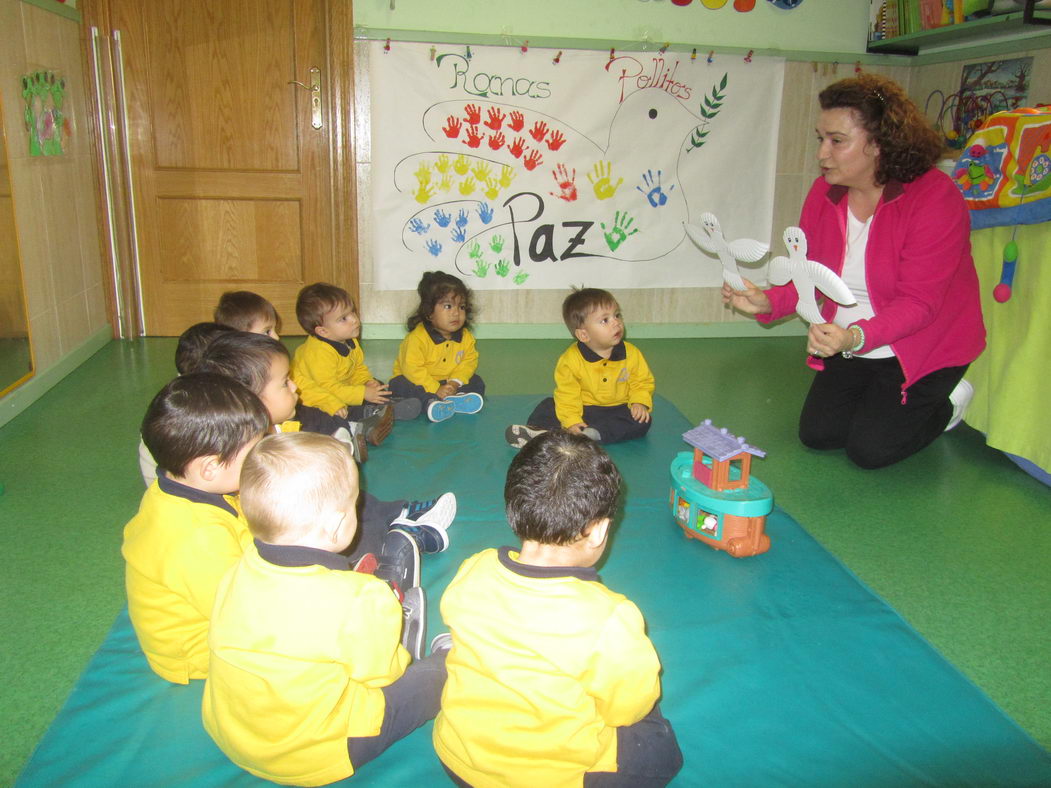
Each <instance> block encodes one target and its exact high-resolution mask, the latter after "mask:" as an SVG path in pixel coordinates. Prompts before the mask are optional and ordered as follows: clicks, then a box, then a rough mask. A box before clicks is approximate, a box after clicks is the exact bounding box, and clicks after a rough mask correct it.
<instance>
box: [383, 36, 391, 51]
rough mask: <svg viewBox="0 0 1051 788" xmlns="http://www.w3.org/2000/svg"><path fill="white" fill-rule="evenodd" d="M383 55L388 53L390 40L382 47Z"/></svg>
mask: <svg viewBox="0 0 1051 788" xmlns="http://www.w3.org/2000/svg"><path fill="white" fill-rule="evenodd" d="M383 51H384V53H387V52H390V39H389V38H388V39H387V43H386V44H384V45H383Z"/></svg>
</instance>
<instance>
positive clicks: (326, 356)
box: [292, 282, 420, 445]
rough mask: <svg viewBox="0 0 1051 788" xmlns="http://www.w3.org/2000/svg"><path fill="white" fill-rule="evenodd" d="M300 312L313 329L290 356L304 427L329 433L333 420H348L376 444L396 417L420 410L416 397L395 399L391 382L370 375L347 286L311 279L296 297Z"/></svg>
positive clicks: (307, 327) (308, 329) (303, 321)
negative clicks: (415, 400)
mask: <svg viewBox="0 0 1051 788" xmlns="http://www.w3.org/2000/svg"><path fill="white" fill-rule="evenodd" d="M296 318H297V319H298V320H299V325H301V326H302V327H303V330H304V331H306V332H307V334H308V335H309V336H307V339H306V341H305V342H304V343H303V344H302V345H300V346H299V347H298V348H296V353H295V356H294V357H293V359H292V379H293V380H294V381H295V382H296V385H297V386H298V387H299V397H300V400H301V401H302V404H301V405H300V406H299V408H298V410H297V411H296V415H297V418H298V419H299V421H300V422H301V423H302V424H303V429H305V430H307V431H308V432H324V433H327V434H331V433H332V432H333V430H332V429H329V428H328V426H327V425H328V424H329V423H330V422H332V421H333V420H334V419H335V420H349V421H350V422H351V424H352V425H353V424H361V425H362V426H361V427H360V430H361V432H362V434H364V435H365V436H366V437H367V438H368V441H369V443H372V444H373V445H378V444H380V443H381V442H382V441H383V439H384V438H386V437H387V435H388V434H390V430H391V424H392V422H393V420H394V419H396V418H397V419H414V418H416V417H417V416H418V415H419V414H420V410H419V407H418V406H417V404H416V403H415V402H411V401H410V402H400V401H399V402H395V403H391V392H390V389H389V388H387V384H385V383H383V382H382V381H379V380H376V378H374V377H373V376H372V372H371V371H370V370H369V368H368V365H366V364H365V351H364V349H363V348H362V346H361V318H360V317H359V316H358V310H357V308H356V307H355V306H354V301H353V299H352V298H351V297H350V294H349V293H348V292H347V291H346V290H344V289H343V288H342V287H336V286H335V285H330V284H326V283H325V282H318V283H316V284H312V285H307V286H306V287H304V288H303V289H302V290H300V291H299V297H298V298H297V299H296ZM391 404H393V407H391V406H390V405H391ZM351 431H352V432H354V429H352V430H351Z"/></svg>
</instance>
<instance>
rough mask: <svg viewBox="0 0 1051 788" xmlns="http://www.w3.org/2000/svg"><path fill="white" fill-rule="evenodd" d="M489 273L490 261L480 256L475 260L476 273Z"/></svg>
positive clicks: (478, 274) (482, 274) (479, 275)
mask: <svg viewBox="0 0 1051 788" xmlns="http://www.w3.org/2000/svg"><path fill="white" fill-rule="evenodd" d="M488 273H489V263H487V262H486V261H485V260H483V259H482V258H480V257H479V258H478V259H477V260H475V261H474V275H475V276H478V277H484V276H485V275H486V274H488Z"/></svg>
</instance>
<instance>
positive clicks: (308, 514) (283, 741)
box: [202, 433, 447, 785]
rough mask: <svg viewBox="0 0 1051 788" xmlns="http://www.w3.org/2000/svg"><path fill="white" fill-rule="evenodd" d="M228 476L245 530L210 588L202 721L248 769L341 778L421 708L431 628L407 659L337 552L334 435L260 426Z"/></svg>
mask: <svg viewBox="0 0 1051 788" xmlns="http://www.w3.org/2000/svg"><path fill="white" fill-rule="evenodd" d="M241 478H242V484H241V501H242V504H243V506H244V512H245V517H246V518H247V520H248V523H249V528H250V529H251V531H252V535H253V536H254V537H255V539H254V542H253V544H252V545H250V546H249V547H248V549H247V550H246V551H245V554H244V556H243V557H242V558H241V560H240V561H239V562H238V563H237V564H236V566H235V567H234V568H233V569H232V570H231V571H230V573H229V574H227V575H226V577H225V578H224V579H223V582H222V585H221V586H220V588H219V591H218V593H217V594H216V601H215V610H214V613H213V616H212V628H211V634H210V636H209V647H210V649H211V666H210V670H209V673H208V682H207V684H206V686H205V692H204V702H203V704H202V716H203V719H204V727H205V729H206V730H207V731H208V733H209V734H210V735H211V737H212V738H213V739H214V740H215V742H216V744H218V745H219V747H220V749H222V750H223V752H225V753H226V754H227V756H229V758H230V759H231V760H232V761H233V762H234V763H236V764H237V765H239V766H240V767H242V768H243V769H246V770H247V771H249V772H251V773H252V774H254V775H256V776H258V777H263V778H265V779H268V780H273V781H274V782H279V783H286V784H295V785H324V784H326V783H330V782H333V781H335V780H341V779H343V778H345V777H349V776H350V775H352V774H354V773H355V772H356V771H357V770H358V769H360V768H361V766H362V765H363V764H365V763H366V762H368V761H369V760H371V759H373V758H375V757H376V756H377V755H379V754H380V753H382V752H383V751H384V750H385V749H386V748H387V747H389V746H390V745H391V744H392V743H393V742H395V741H397V740H398V739H401V738H402V737H404V736H406V735H407V734H409V733H410V732H412V731H413V730H415V729H416V728H418V727H419V726H420V725H422V724H423V723H424V722H426V721H427V720H429V719H431V718H432V717H433V716H434V714H435V713H436V712H437V710H438V702H439V698H440V695H441V688H442V684H443V683H444V681H445V656H446V653H447V652H446V650H445V649H440V650H439V651H437V653H434V651H433V650H434V648H435V645H437V642H438V639H437V638H436V644H432V654H431V655H430V656H429V657H427V658H424V659H419V661H417V662H415V663H412V664H410V662H411V657H410V654H409V652H408V651H406V649H405V648H404V647H403V646H402V645H401V642H400V641H401V638H402V608H401V607H400V606H399V604H398V601H397V599H396V598H395V596H394V595H393V594H392V593H391V591H390V589H389V588H388V587H387V586H386V585H385V584H384V583H383V582H382V581H380V580H378V579H377V578H376V577H374V576H372V575H368V574H363V573H360V572H355V571H353V570H352V569H351V568H350V565H349V564H348V561H347V559H346V557H344V556H343V555H341V553H342V551H344V550H345V549H346V548H347V546H348V545H349V544H350V543H351V541H353V539H354V533H355V530H356V529H357V516H356V514H355V508H356V507H355V504H356V499H357V496H358V473H357V466H356V465H355V463H354V460H353V459H352V457H351V456H350V454H349V452H348V451H347V449H346V447H345V446H344V445H343V444H341V443H339V442H338V441H336V440H335V439H333V438H330V437H326V436H323V435H317V434H311V433H288V434H282V435H272V436H269V437H267V438H265V439H264V440H263V441H261V442H260V444H259V445H258V446H257V447H256V449H255V450H254V451H253V452H252V453H251V455H250V456H249V457H248V460H247V461H246V462H245V466H244V471H243V473H242V477H241ZM377 571H379V570H377ZM413 590H414V591H417V592H420V591H421V589H419V588H416V589H413ZM419 599H422V594H421V595H420V597H419ZM417 612H418V614H419V618H418V619H416V620H415V621H414V623H415V624H416V625H418V626H420V625H422V623H423V621H425V618H424V616H423V609H422V607H419V608H417ZM420 628H422V626H420ZM439 637H441V636H439ZM444 642H446V643H447V637H446V638H445V639H444ZM414 648H415V646H414ZM419 656H420V655H417V657H418V658H419Z"/></svg>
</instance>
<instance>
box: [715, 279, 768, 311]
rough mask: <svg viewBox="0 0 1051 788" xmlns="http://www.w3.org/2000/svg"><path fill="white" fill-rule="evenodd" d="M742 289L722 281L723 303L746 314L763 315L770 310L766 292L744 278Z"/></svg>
mask: <svg viewBox="0 0 1051 788" xmlns="http://www.w3.org/2000/svg"><path fill="white" fill-rule="evenodd" d="M744 284H745V289H744V290H734V289H733V288H732V287H730V285H728V284H726V282H723V291H722V292H723V303H724V304H729V305H730V306H731V307H733V308H734V309H736V310H738V311H739V312H744V313H745V314H746V315H765V314H767V313H768V312H769V311H770V310H771V306H770V299H769V298H768V297H767V295H766V293H764V292H763V291H762V290H760V289H759V288H758V287H756V286H755V285H754V284H752V283H751V282H749V281H748V280H747V279H745V280H744Z"/></svg>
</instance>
